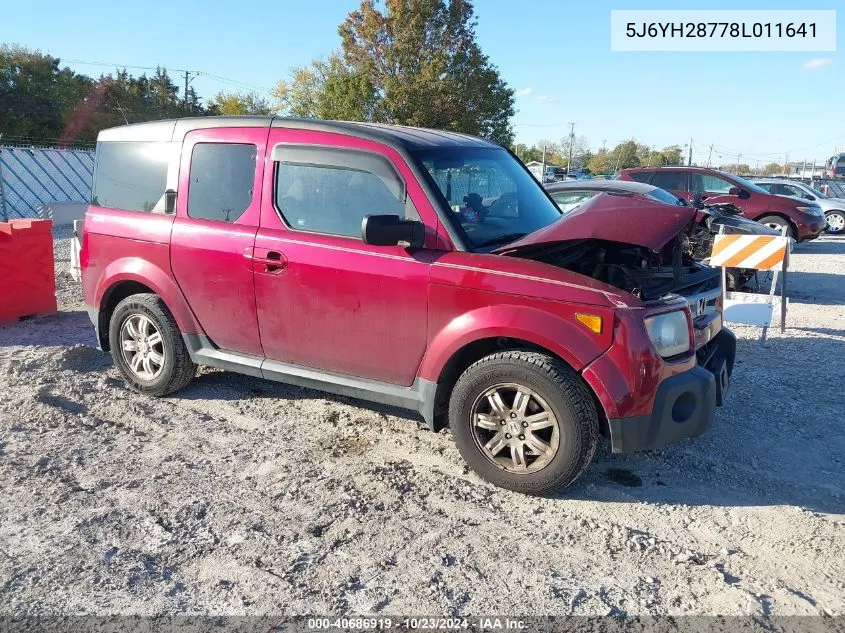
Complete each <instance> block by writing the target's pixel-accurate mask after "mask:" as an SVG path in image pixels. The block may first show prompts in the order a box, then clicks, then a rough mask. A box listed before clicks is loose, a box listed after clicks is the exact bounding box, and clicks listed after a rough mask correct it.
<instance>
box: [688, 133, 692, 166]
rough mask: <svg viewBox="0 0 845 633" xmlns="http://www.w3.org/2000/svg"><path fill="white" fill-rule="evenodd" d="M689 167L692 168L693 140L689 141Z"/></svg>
mask: <svg viewBox="0 0 845 633" xmlns="http://www.w3.org/2000/svg"><path fill="white" fill-rule="evenodd" d="M687 167H692V139H690V140H689V158H687Z"/></svg>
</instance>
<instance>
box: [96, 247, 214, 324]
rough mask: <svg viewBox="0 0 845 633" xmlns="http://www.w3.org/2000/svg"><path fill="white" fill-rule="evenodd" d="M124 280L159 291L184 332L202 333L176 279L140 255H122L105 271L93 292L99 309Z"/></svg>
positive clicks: (157, 292)
mask: <svg viewBox="0 0 845 633" xmlns="http://www.w3.org/2000/svg"><path fill="white" fill-rule="evenodd" d="M123 281H135V282H138V283H140V284H143V285H145V286H147V287H148V288H149V289H150V290H152V291H153V292H154V293H156V294H157V295H158V296H159V297H161V300H162V301H164V304H165V305H166V306H167V308H168V309H169V310H170V312H171V314H172V315H173V318H174V319H176V323H177V325H178V326H179V330H180V331H181V332H183V333H185V334H203V330H202V327H201V326H200V324H199V322H198V321H197V319H196V317H195V316H194V313H193V312H191V308H190V307H189V306H188V302H187V300H186V299H185V296H184V295H183V294H182V291H181V290H180V289H179V286H177V285H176V282H175V281H174V280H173V278H172V277H171V276H170V275H168V274H167V273H166V272H165V271H163V270H162V269H161V268H159V267H158V266H156V265H155V264H151V263H150V262H149V261H147V260H145V259H141V258H140V257H121V258H119V259H116V260H114V261H113V262H111V263H110V264H109V265H108V266H106V268H105V269H104V270H103V274H102V275H101V276H100V280H99V282H98V283H97V289H96V291H95V293H94V300H95V302H96V308H97V310H102V309H103V306H104V304H105V301H106V299H108V296H109V294H110V293H111V291H112V290H113V289H114V288H115V287H116V286H117V285H118V284H120V283H121V282H123Z"/></svg>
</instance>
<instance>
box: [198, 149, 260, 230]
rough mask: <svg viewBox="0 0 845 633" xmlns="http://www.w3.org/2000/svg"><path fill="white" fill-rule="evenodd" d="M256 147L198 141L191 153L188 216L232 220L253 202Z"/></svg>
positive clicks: (224, 220)
mask: <svg viewBox="0 0 845 633" xmlns="http://www.w3.org/2000/svg"><path fill="white" fill-rule="evenodd" d="M257 153H258V148H257V147H256V146H255V145H249V144H245V143H197V144H196V145H194V150H193V152H192V153H191V184H190V186H189V188H188V215H189V216H190V217H192V218H201V219H205V220H217V221H219V222H235V221H236V220H237V219H238V218H239V217H241V215H243V212H244V211H246V210H247V209H248V208H249V205H250V204H252V193H253V192H252V189H253V186H254V184H255V157H256V154H257Z"/></svg>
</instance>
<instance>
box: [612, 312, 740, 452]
mask: <svg viewBox="0 0 845 633" xmlns="http://www.w3.org/2000/svg"><path fill="white" fill-rule="evenodd" d="M696 355H697V358H698V364H697V365H696V366H695V367H693V368H692V369H690V370H688V371H685V372H683V373H680V374H677V375H675V376H671V377H669V378H666V379H665V380H663V381H662V382H661V383H660V385H659V386H658V388H657V393H656V394H655V399H654V409H653V411H652V413H651V414H650V415H641V416H636V417H630V418H618V419H610V420H608V424H609V427H610V440H611V446H612V448H613V452H614V453H633V452H636V451H645V450H653V449H657V448H662V447H663V446H666V445H667V444H671V443H673V442H677V441H678V440H682V439H684V438H688V437H695V436H697V435H701V434H702V433H704V432H705V431H706V430H707V429H708V428H709V427H710V425H711V424H712V423H713V419H714V418H715V417H716V407H717V406H722V404H723V403H724V400H725V394H726V391H727V388H728V383H729V381H730V376H731V373H732V372H733V365H734V357H735V356H736V337H735V336H734V334H733V332H731V331H730V330H728V329H725V328H723V329H722V330H721V331H720V332H719V333H718V334H716V335H715V336H714V337H713V338H712V339H711V340H710V341H709V342H708V343H706V344H705V345H703V346H702V347H701V348H699V349H698V350H697V352H696Z"/></svg>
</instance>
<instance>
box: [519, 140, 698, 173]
mask: <svg viewBox="0 0 845 633" xmlns="http://www.w3.org/2000/svg"><path fill="white" fill-rule="evenodd" d="M571 144H572V153H571V157H572V162H571V168H572V169H582V170H584V171H587V172H589V173H591V174H612V173H616V172H617V171H619V170H620V169H627V168H629V167H655V166H665V165H682V164H684V156H683V150H682V149H681V146H680V145H668V146H666V147H664V148H663V149H660V150H658V149H655V148H654V147H651V146H649V145H645V144H643V143H639V142H637V141H636V140H635V139H629V140H626V141H622V142H621V143H619V144H617V145H616V146H615V147H614V148H613V149H607V148H605V147H602V148H601V149H599V150H598V151H597V152H593V151H592V150H591V149H590V144H589V143H588V142H587V139H586V138H585V137H584V136H575V137H573V138H572V143H571ZM569 145H570V138H569V137H566V138H564V139H561V141H560V142H559V143H558V142H555V141H550V140H546V139H542V140H539V141H537V142H536V143H534V144H533V145H530V146H529V145H525V144H523V143H517V144H516V145H515V146H514V147H513V150H514V153H515V154H516V155H517V156H519V158H520V159H521V160H522V161H523V162H525V163H528V162H530V161H540V160H542V159H543V156H544V155H545V158H546V163H550V164H553V165H559V166H562V167H566V166H567V163H569V159H570V152H569ZM544 150H545V151H544Z"/></svg>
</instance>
